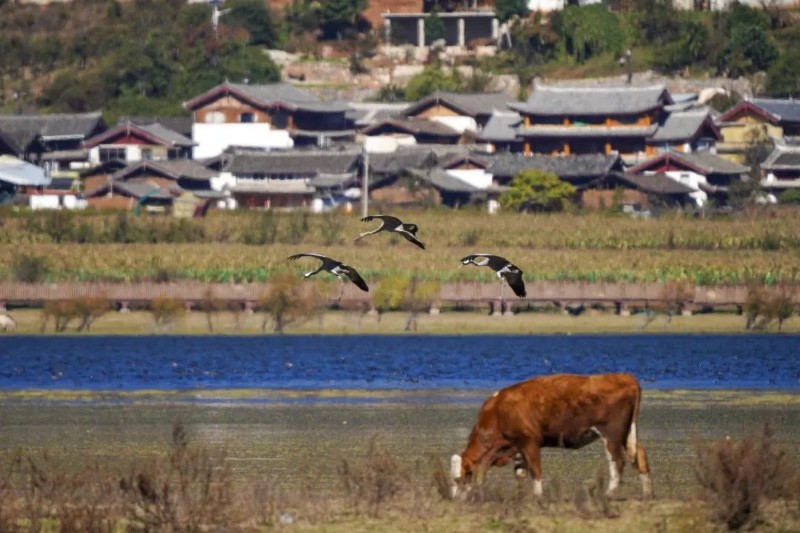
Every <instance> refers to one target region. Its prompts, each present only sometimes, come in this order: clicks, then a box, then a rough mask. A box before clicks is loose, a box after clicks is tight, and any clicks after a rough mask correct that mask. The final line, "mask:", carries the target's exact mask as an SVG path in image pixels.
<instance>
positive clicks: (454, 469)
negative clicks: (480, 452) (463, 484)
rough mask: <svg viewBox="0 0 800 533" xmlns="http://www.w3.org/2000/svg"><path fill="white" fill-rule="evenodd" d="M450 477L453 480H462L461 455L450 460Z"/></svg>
mask: <svg viewBox="0 0 800 533" xmlns="http://www.w3.org/2000/svg"><path fill="white" fill-rule="evenodd" d="M450 475H451V476H452V477H453V479H460V478H461V456H460V455H457V454H455V455H453V456H452V457H451V458H450Z"/></svg>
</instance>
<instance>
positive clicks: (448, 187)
mask: <svg viewBox="0 0 800 533" xmlns="http://www.w3.org/2000/svg"><path fill="white" fill-rule="evenodd" d="M411 174H413V175H414V176H416V177H417V178H419V179H421V180H423V181H426V182H428V183H430V184H431V185H433V186H434V187H436V188H437V189H439V190H442V191H447V192H467V193H471V192H476V191H479V190H481V189H479V188H477V187H475V186H473V185H470V184H469V183H467V182H466V181H464V180H460V179H458V178H456V177H454V176H452V175H450V174H449V173H448V172H447V171H445V170H442V169H441V168H434V169H431V170H430V172H428V171H425V170H412V171H411Z"/></svg>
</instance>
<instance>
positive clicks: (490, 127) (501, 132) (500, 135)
mask: <svg viewBox="0 0 800 533" xmlns="http://www.w3.org/2000/svg"><path fill="white" fill-rule="evenodd" d="M521 121H522V117H521V116H520V115H519V113H515V112H513V111H495V112H494V113H492V116H491V117H490V118H489V122H487V123H486V126H484V127H483V131H481V132H480V133H479V134H478V138H479V139H481V140H485V141H514V140H516V138H517V132H516V127H517V126H519V124H520V122H521Z"/></svg>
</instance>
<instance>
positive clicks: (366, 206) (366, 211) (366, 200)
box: [361, 146, 369, 218]
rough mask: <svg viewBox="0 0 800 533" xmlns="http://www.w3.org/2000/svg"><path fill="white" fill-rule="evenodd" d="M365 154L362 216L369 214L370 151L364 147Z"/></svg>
mask: <svg viewBox="0 0 800 533" xmlns="http://www.w3.org/2000/svg"><path fill="white" fill-rule="evenodd" d="M362 154H363V156H364V175H363V176H362V177H361V218H364V217H365V216H368V215H369V152H368V151H367V147H366V146H364V148H363V149H362Z"/></svg>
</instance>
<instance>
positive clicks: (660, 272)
mask: <svg viewBox="0 0 800 533" xmlns="http://www.w3.org/2000/svg"><path fill="white" fill-rule="evenodd" d="M3 214H4V215H6V214H5V213H3ZM400 215H401V216H402V218H403V219H404V220H406V221H409V222H414V223H416V224H417V225H419V227H420V231H419V233H418V237H419V238H420V239H421V240H422V241H423V242H425V244H426V247H427V249H426V250H419V249H418V248H416V247H414V246H413V245H411V244H410V243H408V242H406V241H405V240H404V239H403V238H402V237H400V236H395V235H389V234H386V233H379V234H376V235H372V236H369V237H367V238H365V239H363V240H361V241H359V242H358V243H353V238H354V237H355V236H357V235H358V234H359V233H360V232H362V231H367V230H370V229H372V228H374V227H377V225H378V224H377V223H363V222H360V221H359V220H358V217H356V216H354V215H345V214H340V213H335V214H324V215H311V214H307V213H285V214H278V213H269V212H260V213H252V212H237V213H221V212H217V213H213V214H212V215H211V216H209V217H207V218H206V219H200V220H174V219H171V218H154V217H152V218H147V217H145V218H132V217H128V216H127V215H125V214H107V215H101V214H82V215H66V216H67V217H68V218H65V219H64V220H60V221H59V220H54V219H55V218H56V215H53V214H39V213H35V214H32V215H27V216H3V218H2V219H0V279H3V280H12V281H13V280H19V279H20V277H19V272H18V263H19V258H20V257H37V258H41V261H42V262H43V263H44V264H45V265H46V271H45V273H44V275H43V279H42V281H60V280H77V281H119V282H135V281H137V280H154V279H157V280H162V281H167V280H178V279H192V280H201V281H210V282H229V281H230V282H251V281H253V282H261V281H267V280H269V279H271V278H272V276H274V275H275V274H276V273H277V272H284V271H289V272H293V273H296V274H298V275H300V274H301V273H302V272H304V271H308V270H311V269H313V268H316V266H317V262H316V261H315V260H313V259H306V260H301V261H297V262H288V261H286V258H287V256H289V255H291V254H294V253H298V252H316V253H322V254H325V255H329V256H331V257H334V258H336V259H338V260H340V261H343V262H345V263H347V264H349V265H351V266H353V267H355V268H356V269H357V270H358V271H359V272H360V273H361V274H362V275H363V276H364V277H365V279H367V280H368V281H370V280H377V279H382V278H386V277H390V276H401V277H411V276H415V277H417V278H418V279H422V280H433V281H440V282H448V281H460V280H481V281H487V282H488V281H494V280H496V277H495V276H494V274H493V273H492V272H491V271H490V270H489V269H485V268H474V267H469V268H460V263H459V260H460V259H461V258H462V257H463V256H465V255H467V254H469V253H473V252H487V253H495V254H498V255H502V256H504V257H506V258H508V259H509V260H511V261H512V262H514V263H515V264H517V265H518V266H519V267H520V268H521V269H522V270H523V271H524V272H525V278H526V279H528V280H542V281H559V280H564V281H631V282H642V281H644V282H648V281H690V282H692V283H694V284H698V285H714V284H730V283H734V284H736V283H745V282H748V281H760V282H764V283H768V284H772V283H778V282H800V224H798V222H800V212H797V211H791V210H776V211H771V212H760V213H751V214H749V215H743V216H740V217H737V218H725V219H721V218H715V219H701V218H688V217H687V218H685V217H678V216H675V217H672V218H659V219H646V220H640V219H636V220H634V219H630V218H627V217H619V216H609V215H603V214H588V215H566V214H559V215H519V214H502V215H494V216H489V215H485V214H483V213H475V212H469V211H459V212H453V211H437V210H434V211H427V212H407V213H401V214H400ZM65 220H68V221H67V222H65Z"/></svg>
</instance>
